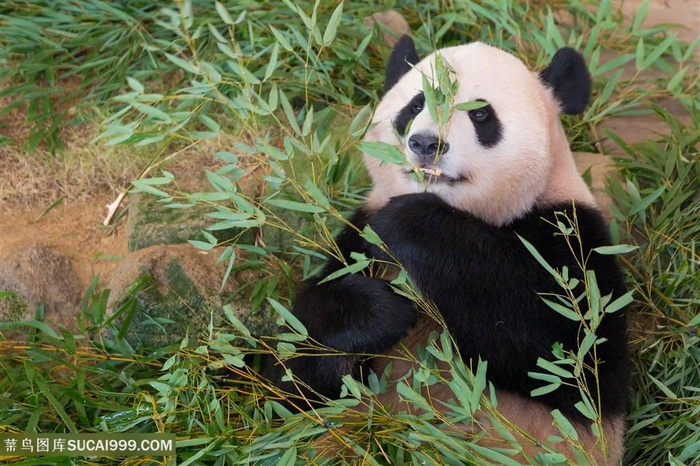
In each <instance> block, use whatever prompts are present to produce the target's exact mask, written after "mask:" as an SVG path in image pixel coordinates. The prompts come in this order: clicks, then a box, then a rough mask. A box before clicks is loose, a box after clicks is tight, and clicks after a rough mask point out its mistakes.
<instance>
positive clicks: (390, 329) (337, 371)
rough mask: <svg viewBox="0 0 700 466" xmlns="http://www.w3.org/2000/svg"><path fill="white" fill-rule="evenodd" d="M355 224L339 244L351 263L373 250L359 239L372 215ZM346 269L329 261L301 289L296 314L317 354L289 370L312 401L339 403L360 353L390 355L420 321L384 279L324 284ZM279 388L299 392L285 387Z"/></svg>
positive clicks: (293, 362)
mask: <svg viewBox="0 0 700 466" xmlns="http://www.w3.org/2000/svg"><path fill="white" fill-rule="evenodd" d="M350 224H351V225H352V226H351V225H348V226H346V227H345V228H344V229H343V231H342V232H341V233H340V234H339V235H338V236H337V237H336V239H335V241H336V244H337V246H338V250H339V252H340V255H341V257H342V259H343V260H349V258H350V253H351V252H360V253H365V254H367V255H368V257H369V254H370V253H371V250H370V247H369V245H368V244H367V243H366V241H365V240H364V239H363V238H362V237H361V235H360V234H359V231H361V230H362V229H363V228H364V226H365V225H366V224H367V214H366V213H365V212H364V211H363V210H362V209H360V210H358V211H357V212H356V213H355V215H354V216H353V218H352V219H351V220H350ZM345 265H347V264H346V263H344V262H343V261H341V260H339V259H336V258H331V259H329V261H328V263H327V264H326V266H325V268H324V270H323V272H322V273H321V274H320V275H319V276H318V277H314V278H311V279H309V280H307V281H306V282H305V283H304V284H302V285H301V288H300V289H299V291H298V293H297V295H296V296H295V299H294V303H293V310H292V312H293V313H294V315H295V317H297V318H298V319H299V321H301V323H302V324H304V326H305V327H306V329H307V331H308V335H309V343H310V344H311V345H315V346H316V348H314V349H312V350H311V351H309V352H310V353H311V355H309V356H301V357H296V358H292V359H289V360H288V361H286V362H285V366H286V367H287V368H290V369H291V370H292V372H293V373H294V374H295V376H297V377H298V378H299V379H300V380H301V381H302V382H303V383H305V384H308V385H309V386H310V387H311V388H312V389H313V390H312V391H309V390H302V393H303V394H304V395H305V396H306V397H307V398H311V399H314V398H316V396H315V394H314V393H313V392H318V393H320V394H321V395H324V396H326V397H331V398H332V397H337V395H338V394H339V392H340V388H341V384H342V381H341V379H342V377H343V375H345V374H353V375H355V376H359V375H360V374H358V370H359V364H358V363H359V360H360V357H359V355H358V353H359V354H365V355H367V354H378V353H381V352H383V351H385V350H386V349H388V348H390V347H391V346H392V345H394V344H395V343H396V342H398V341H399V340H400V339H401V338H402V337H403V336H404V335H405V333H406V332H407V331H408V329H409V328H410V327H411V326H412V325H413V324H414V322H415V319H416V312H415V307H414V305H413V303H412V302H411V301H410V300H408V299H406V298H404V297H402V296H400V295H398V294H397V293H395V292H394V291H393V290H392V289H391V287H390V285H389V284H388V283H387V282H386V281H384V280H381V279H379V278H373V277H370V276H367V275H363V274H362V272H360V273H356V274H348V275H344V276H342V277H339V278H336V279H333V280H330V281H328V282H325V283H319V282H320V281H322V280H323V279H324V278H325V277H327V276H329V275H330V274H331V273H333V272H335V271H337V270H339V269H341V268H342V267H344V266H345ZM336 351H337V352H338V353H337V354H334V352H336ZM345 353H356V354H355V355H352V354H345ZM318 355H323V356H318ZM280 376H281V375H280ZM277 385H278V386H280V387H281V388H284V389H293V388H294V387H293V386H292V385H291V384H289V383H281V381H278V383H277Z"/></svg>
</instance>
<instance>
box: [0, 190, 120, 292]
mask: <svg viewBox="0 0 700 466" xmlns="http://www.w3.org/2000/svg"><path fill="white" fill-rule="evenodd" d="M112 201H113V199H112V198H111V194H107V193H94V194H92V195H91V196H90V198H89V199H88V200H86V201H79V202H70V201H69V202H67V203H66V205H59V206H58V207H56V208H54V209H53V210H51V211H50V212H48V213H47V214H46V215H44V216H41V217H40V215H41V213H42V211H43V210H44V209H45V206H25V207H20V206H15V207H14V208H9V209H2V211H1V214H0V215H2V218H3V221H2V222H0V257H2V256H4V255H6V254H7V253H9V252H10V251H12V250H13V249H14V248H17V247H20V246H23V245H28V244H41V245H43V246H46V247H47V248H49V249H51V250H53V251H55V252H57V253H59V254H62V255H64V256H66V257H67V258H68V259H70V261H71V263H72V265H73V269H74V271H75V273H76V275H77V276H78V278H79V279H80V282H81V285H82V287H81V288H82V289H85V288H86V287H87V284H88V283H89V282H90V280H91V279H92V278H93V277H95V276H96V275H99V276H100V277H102V278H105V277H109V275H110V274H111V272H112V271H113V270H114V269H115V268H116V267H117V265H119V259H120V258H122V257H124V256H125V255H126V253H127V248H126V237H125V231H126V228H125V225H124V222H123V221H122V222H121V223H119V224H117V225H116V226H112V227H109V228H106V227H103V226H102V220H103V219H104V216H105V214H106V213H107V209H106V207H105V206H106V205H107V204H109V203H111V202H112Z"/></svg>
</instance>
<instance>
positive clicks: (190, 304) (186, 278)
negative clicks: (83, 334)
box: [108, 245, 275, 347]
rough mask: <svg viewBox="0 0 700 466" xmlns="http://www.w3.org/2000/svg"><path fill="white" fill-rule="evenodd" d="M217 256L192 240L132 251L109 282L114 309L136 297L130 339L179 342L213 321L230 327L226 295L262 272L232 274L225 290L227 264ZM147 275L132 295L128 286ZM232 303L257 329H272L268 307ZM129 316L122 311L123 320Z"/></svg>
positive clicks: (200, 332) (203, 330)
mask: <svg viewBox="0 0 700 466" xmlns="http://www.w3.org/2000/svg"><path fill="white" fill-rule="evenodd" d="M217 257H218V255H217V254H206V253H202V252H200V251H197V250H196V249H194V248H193V247H192V246H190V245H168V246H153V247H150V248H146V249H142V250H139V251H136V252H134V253H133V254H130V255H129V257H127V258H126V259H125V260H124V262H123V263H122V264H121V266H120V267H119V268H118V269H117V270H116V271H115V272H114V274H113V275H112V277H111V278H110V280H109V283H108V288H109V289H110V290H111V291H110V299H109V303H108V307H109V309H110V312H116V311H117V310H118V309H119V307H120V306H121V305H122V304H124V303H125V301H126V300H127V299H129V298H130V297H131V298H133V299H135V303H136V307H135V310H134V312H133V316H132V317H131V321H130V323H129V330H128V333H127V340H128V341H129V342H130V343H131V344H132V345H145V346H149V347H160V346H164V345H169V344H174V343H179V342H180V341H181V340H182V339H183V338H184V337H185V336H186V335H190V336H192V337H194V338H199V337H203V336H205V335H207V334H208V327H209V325H210V323H213V326H214V328H215V329H221V328H230V325H229V324H228V323H227V320H226V317H225V315H224V312H223V310H222V305H223V304H224V297H225V296H226V295H227V294H230V293H231V292H232V291H233V290H235V289H236V288H237V287H238V286H240V283H241V282H242V281H243V280H246V279H248V280H251V279H255V278H258V277H245V276H243V275H241V276H236V275H234V274H232V275H231V277H229V280H228V281H227V283H226V285H225V287H224V289H223V290H221V289H220V286H221V281H222V278H223V275H224V273H225V267H222V266H221V265H217V264H216V263H215V262H216V259H217ZM142 277H147V279H148V280H149V281H150V284H149V286H147V287H146V288H145V289H143V290H142V291H140V292H139V293H137V294H136V295H135V296H130V295H129V288H130V287H131V286H132V284H133V283H135V282H136V281H137V280H139V279H140V278H142ZM231 307H232V308H233V311H234V315H236V317H237V318H238V319H239V320H241V321H242V322H243V323H244V324H245V325H247V326H248V328H249V330H250V331H251V333H253V334H254V335H261V334H266V333H267V334H269V333H271V332H272V329H273V328H274V325H275V323H274V319H272V318H270V317H268V316H269V312H266V311H260V312H258V313H257V314H256V315H253V314H252V311H251V307H250V305H249V303H248V302H247V300H246V302H245V303H234V304H231ZM122 312H124V313H125V314H126V312H127V311H122ZM124 318H126V315H123V316H119V317H118V319H117V320H118V322H119V324H120V323H122V322H124ZM119 324H118V325H119ZM226 331H230V330H226Z"/></svg>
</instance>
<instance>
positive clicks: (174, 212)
mask: <svg viewBox="0 0 700 466" xmlns="http://www.w3.org/2000/svg"><path fill="white" fill-rule="evenodd" d="M157 201H158V198H157V197H155V196H151V195H148V194H146V195H144V194H134V195H132V197H131V199H130V201H129V224H128V227H127V234H126V235H127V242H128V247H129V251H138V250H139V249H144V248H147V247H149V246H154V245H156V244H180V243H185V242H187V241H188V240H191V239H197V240H203V239H204V238H203V237H202V235H201V233H200V231H201V230H202V229H204V228H206V227H207V226H208V225H211V224H212V223H214V222H213V221H212V220H211V219H210V218H209V217H207V216H206V214H207V212H210V211H211V208H210V207H208V206H205V205H195V206H193V207H190V208H187V209H171V208H168V207H166V206H165V204H163V203H160V202H157Z"/></svg>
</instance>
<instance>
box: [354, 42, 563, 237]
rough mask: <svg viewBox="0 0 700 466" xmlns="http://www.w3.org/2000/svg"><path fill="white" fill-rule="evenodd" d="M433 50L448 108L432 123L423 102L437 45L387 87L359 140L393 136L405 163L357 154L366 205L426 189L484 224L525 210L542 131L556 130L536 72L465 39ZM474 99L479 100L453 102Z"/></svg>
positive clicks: (537, 169)
mask: <svg viewBox="0 0 700 466" xmlns="http://www.w3.org/2000/svg"><path fill="white" fill-rule="evenodd" d="M438 53H440V54H441V59H442V60H444V61H445V62H446V63H447V64H448V65H449V66H450V67H451V68H452V70H453V73H451V76H452V79H453V80H454V82H455V85H454V89H455V91H454V95H453V96H450V99H451V100H452V101H453V102H452V106H451V108H452V110H451V111H450V112H449V115H448V117H447V118H443V119H442V121H441V122H440V123H438V122H437V121H436V120H435V118H434V115H432V116H431V112H430V111H429V109H428V108H427V107H428V106H427V102H426V95H425V89H424V85H425V82H428V83H430V85H432V86H434V87H437V86H438V83H437V80H436V77H435V75H436V70H435V66H436V65H435V61H436V59H435V56H436V55H435V54H433V55H430V56H429V57H427V58H426V59H424V60H422V61H421V62H419V63H418V64H417V65H416V66H415V67H413V68H412V69H410V70H409V71H408V72H407V73H406V74H405V75H403V76H402V77H401V78H400V79H399V80H398V82H397V83H396V84H395V85H394V86H393V87H391V88H390V89H389V90H388V92H387V93H386V95H385V96H384V98H383V99H382V101H381V103H380V104H379V106H378V108H377V110H376V112H375V117H374V120H373V121H374V123H375V124H376V126H375V127H374V128H373V129H372V130H371V131H370V132H369V133H368V136H367V138H366V139H367V140H370V141H382V142H386V143H389V144H392V145H395V146H396V147H398V148H399V149H400V150H401V151H402V153H403V155H404V157H405V162H404V164H402V165H394V164H388V163H382V162H380V161H379V160H377V159H374V158H371V157H366V158H365V160H366V164H367V166H368V169H369V172H370V174H371V176H372V177H373V180H374V187H373V190H372V192H371V194H370V196H369V199H368V204H369V206H370V208H373V207H376V208H378V207H381V205H383V204H384V203H385V202H386V201H388V199H389V198H391V197H394V196H397V195H401V194H409V193H419V192H425V191H429V192H434V193H437V194H438V195H440V196H441V197H442V198H443V199H444V200H445V201H446V202H448V203H449V204H451V205H453V206H454V207H456V208H458V209H462V210H466V211H468V212H471V213H472V214H474V215H476V216H478V217H480V218H482V219H484V220H485V221H488V222H489V223H493V224H497V225H502V224H506V223H508V222H510V221H511V220H513V219H514V218H517V217H518V216H520V215H522V214H523V213H525V212H527V211H528V210H529V209H531V208H532V206H533V205H534V203H535V202H536V201H537V199H538V197H539V196H540V195H541V193H542V192H543V190H544V189H545V187H546V184H547V179H548V175H549V172H550V166H551V163H552V161H551V158H552V157H551V155H550V133H551V132H552V131H553V128H558V129H559V130H560V127H559V126H558V119H557V113H558V109H557V107H556V103H555V102H554V100H553V98H552V94H551V93H550V92H548V89H547V88H546V87H545V86H544V85H543V84H542V83H541V82H540V80H539V79H538V78H537V75H536V74H535V73H533V72H532V71H530V70H528V69H527V68H526V66H525V65H524V64H523V63H522V62H521V61H520V60H518V59H517V58H515V57H514V56H512V55H510V54H509V53H507V52H504V51H502V50H499V49H497V48H495V47H491V46H488V45H485V44H482V43H472V44H468V45H462V46H457V47H451V48H446V49H442V50H440V51H439V52H438ZM426 78H427V80H426ZM476 101H480V102H483V105H484V106H482V107H481V108H476V109H471V110H459V109H458V108H457V107H458V105H457V104H460V103H463V102H476ZM555 121H556V124H555V123H554V122H555Z"/></svg>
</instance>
